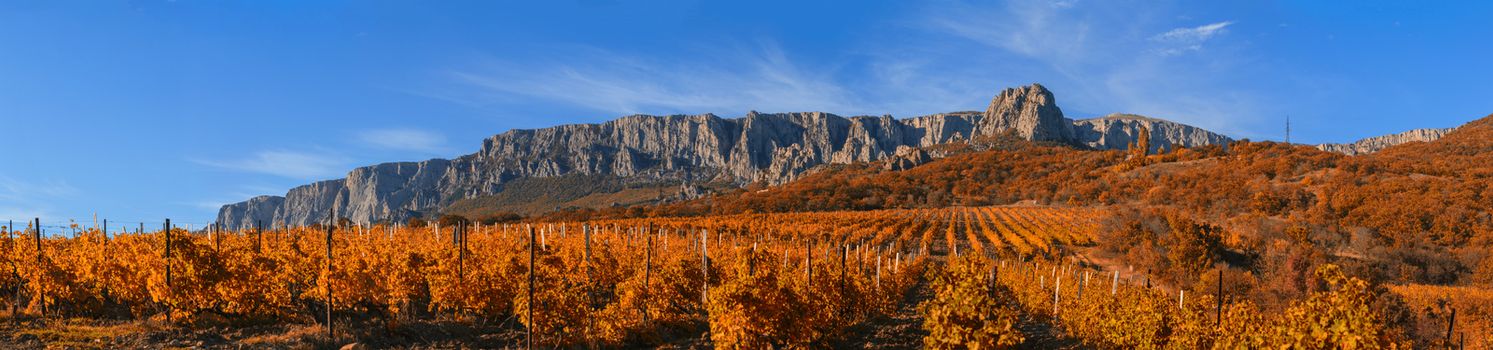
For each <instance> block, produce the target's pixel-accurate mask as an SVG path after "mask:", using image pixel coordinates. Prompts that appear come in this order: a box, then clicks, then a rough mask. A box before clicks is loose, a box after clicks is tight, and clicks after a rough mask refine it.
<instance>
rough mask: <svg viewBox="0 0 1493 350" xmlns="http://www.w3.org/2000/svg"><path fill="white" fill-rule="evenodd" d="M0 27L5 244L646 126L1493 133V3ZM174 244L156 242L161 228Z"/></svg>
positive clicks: (469, 11) (845, 8) (195, 213)
mask: <svg viewBox="0 0 1493 350" xmlns="http://www.w3.org/2000/svg"><path fill="white" fill-rule="evenodd" d="M631 3H632V2H623V1H606V0H587V1H573V0H556V1H537V2H525V3H519V2H494V1H482V2H457V1H442V2H429V1H427V2H415V1H347V2H297V1H236V2H235V1H175V2H169V1H168V2H163V1H146V0H139V1H122V2H120V1H76V2H69V1H62V2H58V1H40V0H19V1H4V2H0V129H3V130H4V133H3V136H0V137H3V142H0V220H4V219H9V218H15V219H17V220H24V219H28V218H31V217H35V216H40V217H42V218H43V221H45V222H47V223H48V224H49V225H50V224H54V223H62V222H66V221H67V220H69V219H78V220H79V221H84V220H90V219H91V215H93V214H94V213H98V214H99V215H100V217H106V218H110V219H111V220H113V221H114V222H128V223H130V224H131V225H134V223H135V222H141V221H144V222H147V225H149V223H150V222H159V220H161V219H162V218H167V217H170V218H173V219H174V221H176V222H186V223H195V224H196V225H201V224H202V223H206V222H209V221H211V220H212V218H213V216H214V215H215V214H216V211H217V206H218V205H221V204H224V203H229V202H236V201H239V200H243V199H246V198H248V197H251V196H255V195H261V194H283V193H284V192H285V191H286V190H287V189H289V188H290V187H293V186H295V185H299V184H304V183H308V182H311V181H315V180H324V179H332V178H338V177H341V176H342V175H343V174H345V172H346V171H347V170H350V169H351V168H353V167H356V166H360V165H367V164H373V163H378V162H387V161H403V160H421V159H427V158H432V157H453V156H457V155H461V154H465V153H470V152H473V151H475V150H476V149H477V148H478V147H479V146H480V144H481V140H482V138H484V137H486V136H489V135H492V134H497V133H501V132H503V131H505V130H508V129H512V128H535V127H543V126H549V125H555V124H564V123H584V122H598V121H603V120H607V119H612V118H615V117H618V116H622V115H626V114H632V113H647V114H671V113H692V114H693V113H706V112H711V113H716V114H718V115H722V116H739V115H742V114H744V113H745V112H747V111H749V110H758V111H764V112H776V111H810V110H817V111H826V112H832V113H837V114H841V115H860V114H871V115H881V114H891V115H893V116H896V117H912V116H917V115H922V114H930V113H937V112H946V111H955V110H978V109H983V108H984V105H985V103H986V102H987V101H988V100H989V98H990V97H991V96H992V95H993V94H995V93H996V92H997V91H998V90H999V89H1000V88H1003V87H1009V86H1016V85H1024V84H1028V83H1032V82H1040V83H1042V84H1044V85H1046V86H1047V87H1048V88H1050V89H1052V90H1053V91H1054V92H1055V94H1056V96H1057V99H1058V103H1059V105H1060V106H1061V107H1062V108H1063V110H1064V112H1065V113H1066V114H1067V115H1068V116H1069V117H1071V118H1086V117H1093V116H1098V115H1103V114H1108V113H1113V112H1126V113H1138V114H1145V115H1149V116H1153V117H1160V118H1166V119H1172V120H1176V121H1181V122H1185V123H1189V124H1193V125H1197V126H1201V127H1204V128H1208V129H1211V130H1214V131H1218V132H1222V133H1225V134H1228V135H1231V136H1234V137H1236V138H1251V139H1280V138H1281V137H1282V131H1281V129H1282V124H1283V119H1284V117H1285V116H1286V115H1288V114H1289V115H1290V116H1291V118H1292V120H1293V121H1294V128H1293V129H1294V134H1293V136H1294V137H1293V138H1294V140H1295V141H1298V142H1343V141H1350V140H1353V139H1357V138H1360V137H1366V136H1372V135H1378V134H1385V133H1391V132H1398V131H1403V130H1406V129H1412V128H1420V127H1450V126H1456V125H1459V124H1461V123H1464V122H1466V121H1469V120H1472V119H1476V118H1479V117H1482V116H1484V115H1488V114H1489V113H1493V105H1490V104H1493V89H1490V88H1489V87H1488V84H1487V82H1488V81H1490V80H1493V79H1490V78H1493V64H1488V63H1486V62H1487V59H1488V58H1489V57H1493V55H1490V53H1493V52H1490V51H1493V44H1490V43H1493V42H1490V41H1489V38H1493V26H1488V25H1487V19H1486V15H1488V14H1490V13H1493V5H1490V3H1487V2H1468V3H1457V2H1416V3H1413V4H1412V3H1399V2H1387V1H1359V2H1351V3H1349V4H1341V3H1329V2H1286V1H1280V2H1272V1H1207V2H1167V1H1094V0H1065V1H1024V0H1019V1H1007V2H983V1H981V2H958V1H928V2H899V1H858V2H811V1H753V2H742V3H724V2H715V1H654V2H648V4H647V5H642V6H640V5H633V4H631ZM157 225H158V224H157Z"/></svg>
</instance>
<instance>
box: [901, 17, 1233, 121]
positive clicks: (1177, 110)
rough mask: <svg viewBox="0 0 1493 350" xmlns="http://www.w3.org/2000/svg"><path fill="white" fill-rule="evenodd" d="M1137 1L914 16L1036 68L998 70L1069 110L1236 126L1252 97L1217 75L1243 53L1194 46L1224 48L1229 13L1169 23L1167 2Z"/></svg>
mask: <svg viewBox="0 0 1493 350" xmlns="http://www.w3.org/2000/svg"><path fill="white" fill-rule="evenodd" d="M1138 5H1139V4H1137V3H1130V2H1124V1H1117V2H1085V3H1081V4H1080V3H1064V4H1060V3H1056V2H1052V1H1040V0H1012V1H1005V2H1001V3H998V4H994V5H987V4H975V3H965V2H958V1H955V2H941V3H937V5H930V6H929V7H928V8H927V9H926V10H925V11H923V12H922V13H921V17H920V18H921V20H920V21H916V22H920V23H927V25H926V26H927V27H928V28H929V29H930V30H932V31H934V32H941V33H943V34H944V35H946V36H948V37H951V38H958V39H963V40H968V41H970V42H974V43H977V44H979V45H980V46H982V47H983V48H984V49H974V50H968V49H967V50H964V51H968V52H970V54H971V55H975V56H976V57H978V58H977V59H975V60H976V61H984V62H991V63H997V64H998V63H1002V62H1012V61H1017V62H1030V64H1031V65H1033V66H1035V67H1042V68H1043V69H1027V70H1021V69H1011V70H1010V71H1009V73H1008V74H1015V75H1022V76H1031V77H1033V78H1031V79H1035V80H1040V81H1041V82H1043V83H1045V84H1047V86H1048V87H1049V88H1053V89H1054V91H1055V93H1056V94H1057V96H1058V101H1059V104H1060V105H1061V106H1062V107H1063V108H1064V110H1065V111H1066V112H1069V116H1070V117H1074V118H1079V117H1085V115H1074V113H1072V112H1073V111H1074V110H1083V111H1091V112H1093V113H1109V112H1127V113H1137V114H1144V115H1149V116H1154V117H1160V118H1166V119H1171V120H1175V121H1179V122H1184V123H1188V124H1193V125H1197V126H1201V127H1205V128H1208V129H1211V130H1214V131H1219V132H1224V133H1230V134H1236V135H1237V133H1238V132H1240V131H1241V130H1243V129H1244V128H1243V127H1242V125H1243V124H1247V123H1249V122H1250V120H1252V119H1255V118H1256V117H1255V115H1254V113H1253V112H1254V110H1255V106H1254V104H1253V102H1255V100H1256V99H1255V98H1254V95H1253V94H1251V93H1249V92H1247V91H1242V90H1238V89H1237V88H1235V87H1232V86H1229V85H1227V84H1224V83H1221V81H1224V80H1226V79H1227V78H1228V77H1230V75H1232V74H1240V73H1239V71H1242V70H1240V69H1238V68H1241V67H1245V66H1247V61H1246V60H1248V59H1249V58H1248V56H1247V55H1238V54H1234V53H1236V52H1231V51H1228V50H1222V52H1208V51H1205V50H1200V49H1201V48H1203V47H1204V46H1203V45H1204V43H1208V45H1212V46H1215V47H1219V48H1226V47H1228V45H1227V44H1228V43H1227V42H1226V41H1223V40H1221V38H1223V36H1222V34H1224V33H1225V32H1226V30H1228V28H1229V27H1230V26H1231V25H1232V24H1233V23H1234V22H1232V21H1222V22H1217V23H1212V24H1207V25H1202V26H1187V27H1178V26H1177V25H1176V23H1175V22H1177V21H1179V19H1178V18H1179V17H1180V16H1179V15H1178V14H1176V13H1173V12H1170V11H1172V9H1170V8H1169V7H1167V6H1165V5H1162V6H1153V5H1152V4H1151V3H1145V5H1146V6H1138ZM1165 28H1174V29H1165ZM1158 32H1159V33H1160V34H1157V33H1158ZM1183 52H1194V53H1197V54H1198V55H1190V56H1189V57H1190V58H1191V59H1187V60H1183V59H1182V57H1177V56H1178V54H1179V53H1183ZM1231 54H1232V55H1231Z"/></svg>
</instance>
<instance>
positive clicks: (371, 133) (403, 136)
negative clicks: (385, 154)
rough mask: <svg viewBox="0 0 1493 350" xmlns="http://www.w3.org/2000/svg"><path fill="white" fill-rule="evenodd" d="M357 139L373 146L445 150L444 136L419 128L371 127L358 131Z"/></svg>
mask: <svg viewBox="0 0 1493 350" xmlns="http://www.w3.org/2000/svg"><path fill="white" fill-rule="evenodd" d="M357 141H358V142H359V143H362V144H364V145H368V146H371V147H375V148H382V149H391V150H397V151H411V152H420V153H440V152H444V151H446V137H445V136H442V135H441V134H437V133H434V132H430V131H426V130H419V129H397V128H396V129H373V130H364V131H361V132H358V134H357Z"/></svg>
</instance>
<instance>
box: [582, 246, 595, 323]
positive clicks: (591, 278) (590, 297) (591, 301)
mask: <svg viewBox="0 0 1493 350" xmlns="http://www.w3.org/2000/svg"><path fill="white" fill-rule="evenodd" d="M581 236H582V239H583V240H585V241H586V254H585V260H584V263H585V264H586V339H587V341H588V344H589V345H590V347H591V348H592V349H595V348H596V342H595V337H594V335H595V330H596V315H595V312H593V311H592V309H593V308H594V306H595V304H596V293H594V292H593V291H592V284H594V283H596V274H595V271H594V269H593V268H592V266H591V226H590V225H588V224H581Z"/></svg>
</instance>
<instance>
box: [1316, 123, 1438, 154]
mask: <svg viewBox="0 0 1493 350" xmlns="http://www.w3.org/2000/svg"><path fill="white" fill-rule="evenodd" d="M1456 129H1457V128H1442V129H1415V130H1410V131H1406V132H1402V133H1397V134H1389V135H1382V136H1375V137H1370V138H1365V139H1360V140H1358V141H1354V142H1352V143H1324V144H1319V145H1317V149H1320V150H1323V151H1328V152H1337V153H1342V154H1346V155H1350V156H1352V155H1359V154H1368V153H1374V152H1378V151H1379V150H1382V149H1385V148H1389V147H1392V146H1395V145H1399V144H1403V143H1408V142H1431V141H1436V140H1438V139H1441V137H1442V136H1446V134H1447V133H1450V132H1452V131H1453V130H1456Z"/></svg>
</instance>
